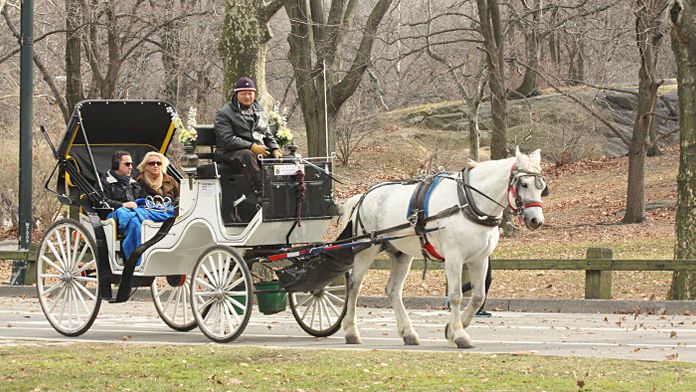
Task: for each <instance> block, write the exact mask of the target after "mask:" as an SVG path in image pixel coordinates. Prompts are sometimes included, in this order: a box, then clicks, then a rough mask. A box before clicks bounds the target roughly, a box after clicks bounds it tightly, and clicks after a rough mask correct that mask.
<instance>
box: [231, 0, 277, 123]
mask: <svg viewBox="0 0 696 392" xmlns="http://www.w3.org/2000/svg"><path fill="white" fill-rule="evenodd" d="M264 3H265V2H264V1H260V0H226V1H225V20H224V23H223V27H222V34H221V37H220V43H219V46H218V49H219V51H220V57H221V58H222V62H223V78H224V85H223V86H224V87H223V94H224V99H225V100H227V99H229V98H230V93H231V92H232V90H233V89H234V84H235V82H236V81H237V79H239V78H240V77H242V76H248V77H250V78H251V79H252V80H253V81H254V83H255V84H256V98H257V100H258V101H259V102H260V103H261V105H262V106H263V107H264V108H265V109H267V110H268V109H270V108H271V107H272V106H273V98H272V97H271V96H270V94H268V90H267V88H266V52H267V50H268V46H267V44H268V41H270V40H271V30H270V29H269V27H268V22H269V20H270V18H271V17H272V16H273V15H274V14H275V13H276V12H277V10H278V9H279V7H277V5H276V4H275V3H278V2H277V1H276V2H274V4H273V7H270V8H269V6H267V5H266V4H264ZM281 3H282V2H281Z"/></svg>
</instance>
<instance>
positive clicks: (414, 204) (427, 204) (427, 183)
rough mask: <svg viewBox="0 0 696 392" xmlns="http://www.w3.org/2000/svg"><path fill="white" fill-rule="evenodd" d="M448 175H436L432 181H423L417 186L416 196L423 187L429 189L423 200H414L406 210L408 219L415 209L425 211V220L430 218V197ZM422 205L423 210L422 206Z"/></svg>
mask: <svg viewBox="0 0 696 392" xmlns="http://www.w3.org/2000/svg"><path fill="white" fill-rule="evenodd" d="M446 175H447V173H438V174H436V175H435V177H433V178H432V180H431V181H427V180H426V181H423V182H419V183H418V185H416V189H415V190H414V191H413V193H414V196H416V195H418V194H419V193H420V192H421V191H422V190H421V189H420V188H421V186H427V187H428V189H427V190H426V191H425V196H424V197H423V198H422V199H421V198H419V197H417V196H416V197H415V198H412V199H411V201H410V202H409V204H408V208H407V209H406V219H409V218H411V216H413V209H414V208H415V209H419V210H422V211H423V218H427V217H428V210H429V208H430V195H431V194H432V193H433V191H434V190H435V188H436V187H437V186H438V184H440V182H441V181H442V179H443V178H444V177H445V176H446ZM421 203H422V204H423V205H422V208H421V206H420V204H421Z"/></svg>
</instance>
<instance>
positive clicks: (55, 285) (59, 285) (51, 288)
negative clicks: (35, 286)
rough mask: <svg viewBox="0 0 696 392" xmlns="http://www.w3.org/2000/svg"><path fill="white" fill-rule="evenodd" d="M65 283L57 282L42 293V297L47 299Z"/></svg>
mask: <svg viewBox="0 0 696 392" xmlns="http://www.w3.org/2000/svg"><path fill="white" fill-rule="evenodd" d="M63 284H64V283H63V282H62V281H61V282H56V284H54V285H53V286H51V287H49V288H48V289H46V288H44V290H43V291H42V292H41V296H43V297H46V296H47V295H48V294H50V293H52V292H53V291H55V290H57V289H59V288H60V287H61V285H63Z"/></svg>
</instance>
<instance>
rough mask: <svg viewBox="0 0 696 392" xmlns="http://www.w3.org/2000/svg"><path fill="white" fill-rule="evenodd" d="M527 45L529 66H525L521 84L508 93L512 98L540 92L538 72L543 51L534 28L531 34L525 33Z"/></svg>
mask: <svg viewBox="0 0 696 392" xmlns="http://www.w3.org/2000/svg"><path fill="white" fill-rule="evenodd" d="M525 45H526V47H527V67H525V71H524V77H523V78H522V82H521V83H520V85H519V86H518V87H517V88H516V89H515V90H513V91H512V92H511V93H510V94H509V95H508V96H509V97H510V98H511V99H516V98H525V97H531V96H532V95H534V94H538V92H537V85H536V74H537V67H539V58H540V56H541V52H540V50H539V42H538V38H537V34H536V31H534V30H532V31H531V32H530V33H529V34H525Z"/></svg>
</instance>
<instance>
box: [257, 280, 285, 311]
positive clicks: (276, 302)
mask: <svg viewBox="0 0 696 392" xmlns="http://www.w3.org/2000/svg"><path fill="white" fill-rule="evenodd" d="M254 287H255V288H256V290H258V291H262V292H257V293H256V302H257V304H258V306H259V312H261V313H263V314H273V313H278V312H282V311H284V310H285V307H286V303H287V298H288V295H287V293H286V292H285V291H280V283H279V282H278V281H277V280H272V281H270V282H259V283H256V284H255V285H254ZM276 290H277V291H276Z"/></svg>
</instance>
